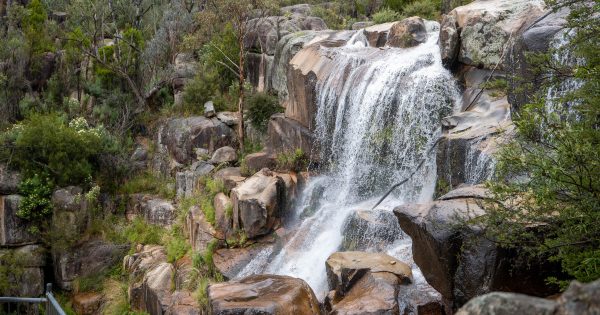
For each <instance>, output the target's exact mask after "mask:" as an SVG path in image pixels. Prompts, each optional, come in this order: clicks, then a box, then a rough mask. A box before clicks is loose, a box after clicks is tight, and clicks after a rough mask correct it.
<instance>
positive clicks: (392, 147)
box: [238, 22, 459, 298]
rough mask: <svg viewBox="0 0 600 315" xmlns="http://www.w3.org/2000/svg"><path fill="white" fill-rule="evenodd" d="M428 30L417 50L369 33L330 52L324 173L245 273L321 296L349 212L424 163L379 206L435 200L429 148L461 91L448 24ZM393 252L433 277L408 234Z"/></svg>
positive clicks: (323, 80) (320, 99)
mask: <svg viewBox="0 0 600 315" xmlns="http://www.w3.org/2000/svg"><path fill="white" fill-rule="evenodd" d="M427 28H428V39H427V41H426V42H425V43H422V44H420V45H418V46H416V47H413V48H406V49H402V48H390V47H385V48H384V49H380V48H375V47H369V45H368V43H367V40H366V38H365V36H364V34H363V31H362V30H359V31H357V32H356V34H355V35H354V36H353V37H352V38H351V39H350V40H349V41H348V43H347V44H346V45H345V46H343V47H333V48H327V47H322V48H321V49H322V50H324V52H323V53H326V54H327V55H328V57H330V59H331V60H330V61H329V62H331V63H332V65H331V67H328V69H331V70H330V71H329V73H326V74H325V75H324V76H322V77H320V78H319V80H318V82H317V108H318V112H317V115H316V128H315V139H316V140H315V141H316V143H315V146H316V147H318V148H319V153H320V157H321V158H320V162H321V163H320V164H321V165H323V166H322V170H321V171H320V172H319V173H320V175H319V176H318V177H313V178H311V180H310V183H309V184H308V185H307V187H306V188H305V189H304V192H303V194H302V196H301V198H300V201H299V202H298V205H297V206H296V207H295V214H294V215H295V218H294V219H293V221H294V222H295V224H292V227H291V228H290V229H291V232H290V234H291V235H290V236H289V237H286V243H285V244H284V245H283V248H282V249H281V250H280V251H279V252H277V253H273V252H272V249H267V250H265V251H264V252H262V253H260V254H259V255H258V257H256V258H255V259H254V260H253V261H252V262H251V263H250V264H249V265H248V266H247V267H246V268H245V269H244V270H242V271H241V272H240V273H239V274H238V277H241V276H246V275H248V274H253V273H272V274H283V275H290V276H294V277H299V278H302V279H304V280H305V281H307V282H308V284H309V285H310V286H311V287H312V288H313V289H314V290H315V292H316V294H317V295H318V296H319V297H321V298H322V297H323V296H324V295H325V293H326V292H327V281H326V272H325V261H326V260H327V257H328V256H329V255H330V254H332V253H333V252H335V251H337V250H338V249H339V248H340V244H341V243H342V239H343V235H344V231H343V228H344V221H345V220H346V219H347V218H348V216H350V215H351V214H352V213H353V212H355V211H356V210H359V209H370V208H371V207H372V205H373V204H374V203H375V202H376V201H377V199H378V198H379V197H380V196H381V195H383V193H385V191H386V190H387V189H388V188H389V187H390V186H391V185H393V184H394V183H395V182H398V181H400V180H402V179H404V178H405V177H407V176H408V174H409V173H411V171H413V170H414V169H415V168H416V166H417V165H418V164H419V162H420V161H421V160H422V159H426V162H425V164H424V166H423V167H422V168H421V169H420V170H419V171H418V172H417V173H416V174H415V175H414V177H412V179H411V180H409V181H408V182H407V183H406V184H404V185H403V186H402V187H400V188H399V189H398V191H397V192H396V193H395V194H393V195H392V196H390V197H389V198H388V199H387V200H386V201H385V202H384V203H383V204H382V205H381V206H380V207H378V209H379V210H382V211H391V210H392V209H393V207H395V206H398V205H401V204H404V203H416V202H427V201H430V200H431V199H432V195H433V190H434V186H435V181H436V167H435V150H434V151H432V152H431V153H429V155H427V151H428V149H429V148H430V147H431V146H432V145H433V143H434V142H435V141H436V140H437V138H438V137H439V135H440V132H441V130H440V120H441V118H442V117H444V116H445V115H448V114H449V113H451V111H452V109H453V108H454V107H455V105H456V104H457V102H458V99H459V96H458V91H457V88H456V86H455V82H454V79H453V77H452V76H451V74H450V73H449V72H448V71H447V70H446V69H445V68H444V67H443V66H442V62H441V58H440V54H439V47H438V44H437V42H438V33H439V25H438V24H437V23H435V22H427ZM401 234H403V233H401ZM384 250H385V251H386V252H387V253H388V254H390V255H392V256H394V257H396V258H398V259H400V260H401V261H405V262H407V263H409V264H412V265H413V269H414V271H415V278H416V279H417V282H419V281H423V282H424V280H423V279H422V276H421V275H420V271H419V270H418V269H417V268H416V266H414V263H412V254H411V248H410V239H409V238H408V236H404V235H399V237H398V239H397V240H396V241H395V242H393V243H392V244H388V246H387V247H386V248H385V249H384Z"/></svg>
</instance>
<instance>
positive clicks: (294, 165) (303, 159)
mask: <svg viewBox="0 0 600 315" xmlns="http://www.w3.org/2000/svg"><path fill="white" fill-rule="evenodd" d="M308 162H309V160H308V157H307V156H306V154H304V151H302V149H300V148H298V149H296V150H295V151H294V152H282V153H279V154H278V155H277V169H279V170H291V171H295V172H300V171H303V170H305V169H306V167H307V166H308Z"/></svg>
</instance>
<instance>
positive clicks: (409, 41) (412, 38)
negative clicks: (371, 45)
mask: <svg viewBox="0 0 600 315" xmlns="http://www.w3.org/2000/svg"><path fill="white" fill-rule="evenodd" d="M425 41H427V28H426V27H425V22H424V21H423V19H422V18H420V17H417V16H413V17H410V18H407V19H404V20H402V21H400V22H397V23H395V24H394V26H392V28H391V29H390V33H389V35H388V40H387V45H388V46H391V47H400V48H408V47H414V46H417V45H419V44H421V43H424V42H425Z"/></svg>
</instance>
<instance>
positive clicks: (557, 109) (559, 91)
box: [546, 29, 584, 116]
mask: <svg viewBox="0 0 600 315" xmlns="http://www.w3.org/2000/svg"><path fill="white" fill-rule="evenodd" d="M574 35H575V31H574V30H572V29H570V30H563V31H560V32H557V33H556V35H554V38H553V39H552V41H551V42H550V49H551V52H552V59H553V60H554V62H556V63H557V64H559V65H565V66H567V65H568V66H574V65H577V64H580V65H582V64H584V61H583V60H578V59H577V58H576V57H575V56H574V55H573V52H571V51H569V49H568V43H569V41H570V39H571V38H572V37H573V36H574ZM581 85H582V82H581V80H578V79H576V78H566V79H562V80H561V81H560V83H558V84H553V85H551V86H550V87H548V90H547V91H546V110H547V111H548V112H549V113H556V114H558V115H562V116H565V115H570V114H573V112H572V111H570V109H571V108H572V107H573V106H574V105H576V103H574V102H573V101H567V102H565V101H563V100H562V98H563V97H565V96H566V95H567V94H569V93H570V92H573V91H575V90H577V89H579V88H580V87H581Z"/></svg>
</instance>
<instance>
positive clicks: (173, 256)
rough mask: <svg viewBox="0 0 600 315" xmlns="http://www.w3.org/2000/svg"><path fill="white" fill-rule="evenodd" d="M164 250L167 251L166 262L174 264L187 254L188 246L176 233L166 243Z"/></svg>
mask: <svg viewBox="0 0 600 315" xmlns="http://www.w3.org/2000/svg"><path fill="white" fill-rule="evenodd" d="M173 234H175V233H173ZM165 249H166V251H167V261H168V262H170V263H174V262H176V261H177V260H179V259H180V258H181V257H183V256H184V255H185V254H186V253H187V252H188V250H189V249H190V245H189V244H188V243H187V242H186V240H184V239H183V238H182V236H181V234H180V233H177V234H176V235H172V237H171V238H170V239H169V240H168V241H167V245H166V248H165Z"/></svg>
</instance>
